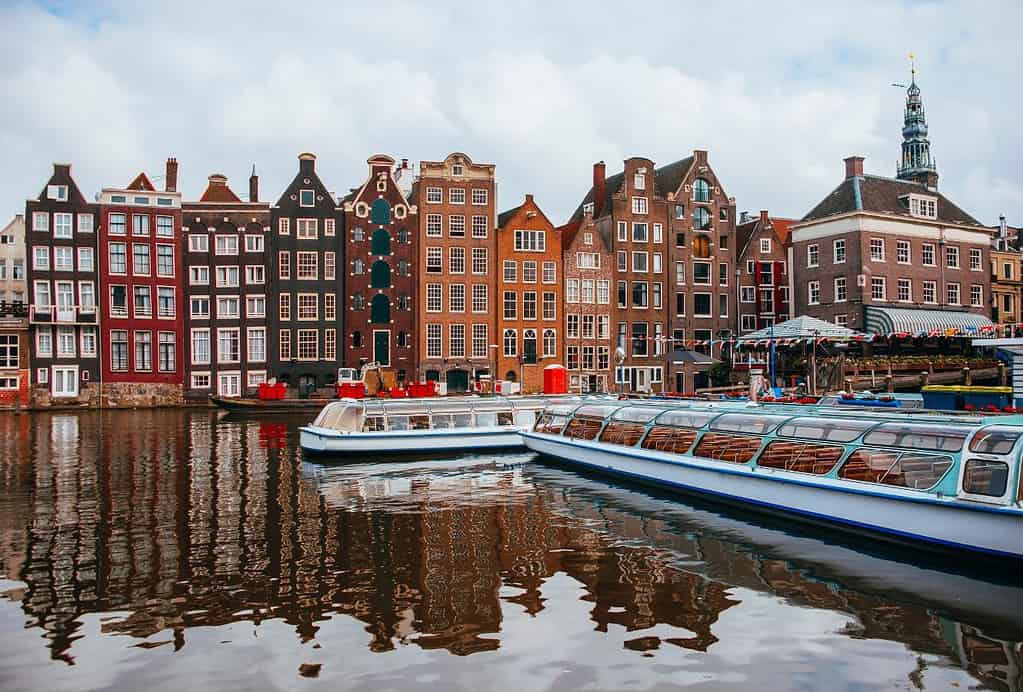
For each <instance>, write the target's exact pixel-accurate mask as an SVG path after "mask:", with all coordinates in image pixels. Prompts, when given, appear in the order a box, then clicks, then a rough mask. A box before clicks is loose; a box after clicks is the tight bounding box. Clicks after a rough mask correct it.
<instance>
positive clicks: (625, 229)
mask: <svg viewBox="0 0 1023 692" xmlns="http://www.w3.org/2000/svg"><path fill="white" fill-rule="evenodd" d="M628 239H629V224H627V223H626V222H624V221H619V222H618V240H620V241H622V242H623V243H624V242H625V241H626V240H628Z"/></svg>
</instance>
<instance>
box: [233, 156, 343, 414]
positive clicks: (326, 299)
mask: <svg viewBox="0 0 1023 692" xmlns="http://www.w3.org/2000/svg"><path fill="white" fill-rule="evenodd" d="M336 199H337V198H336V196H335V195H334V194H333V193H332V192H330V191H329V190H328V189H327V188H326V186H325V185H324V184H323V182H322V181H321V180H320V178H319V176H318V175H317V174H316V156H314V155H313V154H310V153H303V154H299V156H298V173H297V174H296V175H295V178H294V179H293V180H292V181H291V184H290V185H288V187H287V188H286V189H285V190H284V192H283V193H282V194H281V197H280V199H278V200H277V204H275V205H274V206H273V207H272V208H271V210H270V229H271V232H270V235H269V237H268V241H269V257H268V258H269V261H270V272H269V276H268V277H264V276H262V275H261V272H262V271H263V268H262V265H246V267H245V280H246V283H248V282H249V280H250V279H253V280H255V279H258V280H259V281H265V282H266V286H267V288H268V291H267V293H268V296H269V297H270V298H271V299H272V300H273V304H272V305H270V306H269V308H268V309H269V325H270V336H271V339H270V341H271V343H272V344H273V346H272V347H271V348H270V354H271V358H272V362H271V366H270V375H271V376H272V377H274V378H276V379H277V380H278V381H279V382H287V383H289V384H290V385H292V386H295V387H297V388H298V390H299V392H301V393H303V394H307V393H310V392H312V391H314V390H315V389H317V388H318V387H328V386H330V385H333V384H334V383H335V382H336V380H337V370H338V368H339V367H340V366H341V362H342V357H341V352H340V351H341V350H342V346H341V343H342V336H343V334H344V330H343V328H342V317H343V315H344V312H345V310H344V307H345V305H344V303H343V302H342V303H341V304H340V305H339V304H338V299H339V297H340V296H343V295H344V294H343V280H342V278H341V277H342V275H343V270H342V271H339V270H338V268H339V267H342V268H343V267H344V233H343V230H342V228H341V226H342V222H343V216H342V214H341V209H340V208H339V207H338V205H337V201H336ZM257 274H259V275H258V276H257Z"/></svg>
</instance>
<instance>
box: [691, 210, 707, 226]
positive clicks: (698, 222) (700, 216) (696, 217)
mask: <svg viewBox="0 0 1023 692" xmlns="http://www.w3.org/2000/svg"><path fill="white" fill-rule="evenodd" d="M693 228H695V229H696V230H698V231H709V230H710V212H709V211H707V208H706V207H696V208H695V209H693Z"/></svg>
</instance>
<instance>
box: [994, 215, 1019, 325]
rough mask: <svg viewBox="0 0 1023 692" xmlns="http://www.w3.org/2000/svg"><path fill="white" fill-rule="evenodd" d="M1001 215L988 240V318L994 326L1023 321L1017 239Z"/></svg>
mask: <svg viewBox="0 0 1023 692" xmlns="http://www.w3.org/2000/svg"><path fill="white" fill-rule="evenodd" d="M1008 231H1009V229H1008V227H1007V226H1006V224H1005V216H1004V215H1003V216H1002V217H1001V219H1000V223H999V225H998V226H997V228H996V230H995V235H994V237H993V238H992V240H991V319H992V320H993V321H994V322H995V324H1013V325H1019V324H1020V322H1021V321H1023V313H1021V304H1023V252H1020V249H1019V244H1018V240H1017V238H1018V236H1016V234H1015V233H1013V234H1012V235H1010V234H1009V232H1008Z"/></svg>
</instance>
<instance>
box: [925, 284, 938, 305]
mask: <svg viewBox="0 0 1023 692" xmlns="http://www.w3.org/2000/svg"><path fill="white" fill-rule="evenodd" d="M923 297H924V302H925V303H937V302H938V284H937V282H936V281H924V283H923Z"/></svg>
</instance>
